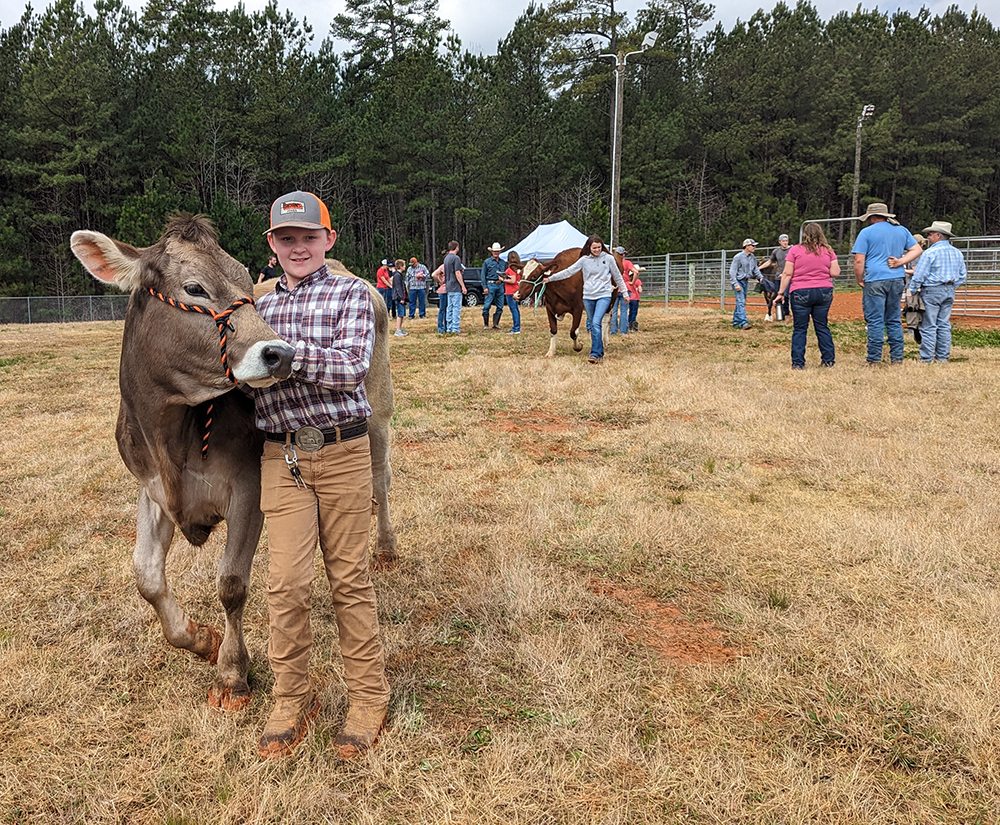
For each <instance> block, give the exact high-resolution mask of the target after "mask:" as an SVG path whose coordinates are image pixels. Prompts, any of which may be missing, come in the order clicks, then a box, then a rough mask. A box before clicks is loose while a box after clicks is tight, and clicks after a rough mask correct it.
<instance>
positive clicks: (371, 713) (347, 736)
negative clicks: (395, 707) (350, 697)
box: [333, 702, 389, 759]
mask: <svg viewBox="0 0 1000 825" xmlns="http://www.w3.org/2000/svg"><path fill="white" fill-rule="evenodd" d="M388 712H389V703H388V702H386V703H385V704H383V705H375V706H374V707H361V706H359V705H355V704H352V705H351V706H350V707H349V708H348V709H347V719H346V720H345V722H344V729H343V730H342V731H341V732H340V733H338V734H337V738H336V739H334V740H333V744H334V746H335V747H336V748H337V754H338V755H339V756H340V758H341V759H353V758H354V757H355V756H360V755H361V754H362V753H364V752H365V751H366V750H368V749H369V748H370V747H371V746H372V745H374V744H375V740H376V739H378V735H379V733H380V732H381V731H382V726H383V725H385V719H386V716H387V715H388Z"/></svg>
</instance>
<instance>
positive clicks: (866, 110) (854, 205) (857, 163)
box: [851, 103, 875, 247]
mask: <svg viewBox="0 0 1000 825" xmlns="http://www.w3.org/2000/svg"><path fill="white" fill-rule="evenodd" d="M873 114H875V107H874V106H872V104H870V103H868V104H866V105H865V106H864V107H863V108H862V109H861V114H860V115H858V137H857V141H856V143H855V146H854V197H853V198H852V199H851V215H852V216H854V215H857V214H858V189H859V188H860V187H861V127H862V126H864V125H865V121H866V120H868V118H870V117H871V116H872V115H873ZM857 229H858V226H857V224H856V223H855V222H853V221H852V222H851V246H852V247H853V246H854V235H855V233H856V232H857Z"/></svg>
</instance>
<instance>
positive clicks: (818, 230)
mask: <svg viewBox="0 0 1000 825" xmlns="http://www.w3.org/2000/svg"><path fill="white" fill-rule="evenodd" d="M838 275H840V264H839V263H837V254H836V253H835V252H834V251H833V247H832V246H830V243H829V241H827V239H826V235H825V234H824V233H823V228H822V227H821V226H820V225H819V224H818V223H807V224H806V225H805V228H804V229H803V230H802V243H800V244H795V246H793V247H792V248H791V249H789V250H788V255H787V256H786V257H785V268H784V270H783V271H782V273H781V286H780V287H779V289H778V297H777V298H775V299H774V300H775V303H783V302H784V300H785V294H786V290H789V285H790V291H789V293H788V301H789V303H791V306H792V369H793V370H803V369H805V368H806V333H807V332H808V331H809V319H810V318H812V322H813V329H814V330H815V331H816V342H817V343H818V344H819V356H820V364H821V365H822V366H824V367H832V366H833V365H834V348H833V336H832V335H831V334H830V325H829V324H828V322H827V317H828V316H829V314H830V304H832V303H833V279H834V278H836V277H837V276H838Z"/></svg>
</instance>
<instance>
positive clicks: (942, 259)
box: [910, 221, 968, 364]
mask: <svg viewBox="0 0 1000 825" xmlns="http://www.w3.org/2000/svg"><path fill="white" fill-rule="evenodd" d="M924 234H926V235H927V240H928V241H929V242H930V244H931V245H930V248H929V249H928V250H927V251H926V252H925V253H924V254H923V255H921V256H920V260H919V261H917V265H916V267H915V268H914V270H913V278H911V279H910V292H916V291H917V290H920V297H922V298H923V299H924V317H923V318H922V319H921V320H920V360H921V361H923V362H924V363H925V364H929V363H931V362H932V361H938V362H942V363H943V362H945V361H947V360H948V356H949V355H951V308H952V305H953V304H954V303H955V287H959V286H961V285H962V284H964V283H965V280H966V277H967V276H968V273H967V270H966V266H965V258H964V257H962V253H961V252H959V251H958V250H957V249H955V247H953V246H952V245H951V224H950V223H948V222H947V221H934V222H933V223H932V224H931V225H930V226H928V227H927V228H926V229H925V230H924Z"/></svg>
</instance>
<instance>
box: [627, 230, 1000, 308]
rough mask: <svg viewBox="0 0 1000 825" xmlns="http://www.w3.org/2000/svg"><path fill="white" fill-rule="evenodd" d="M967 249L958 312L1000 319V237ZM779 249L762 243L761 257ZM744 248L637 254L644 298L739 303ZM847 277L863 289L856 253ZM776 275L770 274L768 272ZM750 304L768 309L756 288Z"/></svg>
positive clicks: (844, 280)
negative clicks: (734, 280) (732, 268)
mask: <svg viewBox="0 0 1000 825" xmlns="http://www.w3.org/2000/svg"><path fill="white" fill-rule="evenodd" d="M952 245H953V246H955V247H956V248H958V249H960V250H961V251H962V254H963V255H964V256H965V263H966V266H967V268H968V271H969V279H968V281H967V282H966V284H965V285H964V286H962V287H960V288H959V289H958V291H957V292H956V294H955V307H954V309H953V310H952V314H953V315H968V316H978V317H983V318H1000V237H997V236H989V237H982V238H953V239H952ZM774 248H775V247H766V248H765V247H758V249H757V256H758V259H760V258H761V256H764V255H767V254H769V253H770V252H771V251H772V250H773V249H774ZM742 251H743V250H742V249H714V250H707V251H704V252H672V253H670V254H668V255H659V256H643V257H633V258H632V259H631V260H632V262H633V263H636V264H638V265H639V266H642V267H645V272H643V273H642V297H643V299H644V300H646V301H650V300H652V301H658V302H662V303H663V304H664V306H666V305H667V302H668V300H669V303H672V304H675V305H680V306H683V305H684V304H687V305H688V306H693V307H694V306H698V307H706V308H707V307H711V308H718V309H723V310H724V309H727V308H732V307H733V306H735V304H736V299H735V298H734V297H733V292H732V289H731V287H730V285H729V265H730V264H731V263H732V260H733V257H734V256H736V255H738V254H739V253H740V252H742ZM837 260H838V261H839V262H840V272H841V277H840V278H839V279H838V280H837V282H836V289H838V290H845V289H860V288H859V287H857V286H856V285H855V283H854V265H853V257H852V256H851V255H839V256H838V257H837ZM767 274H770V273H767ZM747 306H751V307H764V306H766V303H765V301H764V298H763V296H762V295H760V294H759V293H755V292H752V291H751V293H750V295H749V296H748V298H747Z"/></svg>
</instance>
